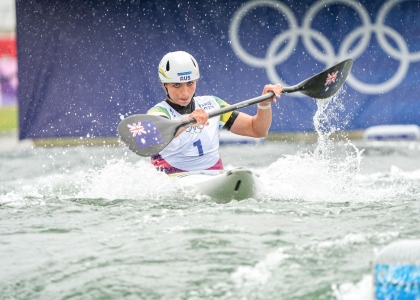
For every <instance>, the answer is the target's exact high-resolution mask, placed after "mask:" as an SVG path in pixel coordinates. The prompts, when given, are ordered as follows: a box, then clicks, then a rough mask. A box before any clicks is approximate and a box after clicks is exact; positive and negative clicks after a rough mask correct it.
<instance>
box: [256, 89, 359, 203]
mask: <svg viewBox="0 0 420 300" xmlns="http://www.w3.org/2000/svg"><path fill="white" fill-rule="evenodd" d="M344 96H345V90H344V89H341V90H340V91H339V93H337V94H336V95H335V96H333V97H331V98H327V99H322V100H317V106H318V109H317V111H316V113H315V115H314V117H313V121H314V127H315V131H316V132H317V134H318V139H317V144H316V148H315V150H314V151H313V152H309V153H298V154H296V155H284V156H283V157H281V158H280V159H278V160H277V161H276V162H274V163H273V164H271V165H270V166H269V168H268V169H267V170H266V171H265V172H263V174H262V178H263V181H264V183H265V191H264V193H263V197H264V198H271V199H273V198H275V199H301V200H305V201H332V202H343V201H349V200H351V199H354V197H352V195H353V194H354V192H355V191H356V190H357V186H356V185H355V184H354V179H355V177H356V176H357V174H358V173H359V170H360V163H361V160H362V153H363V150H362V151H360V150H359V149H357V147H356V146H355V145H354V144H352V143H351V142H350V141H349V140H348V139H347V138H345V137H344V138H343V137H341V138H340V139H339V140H338V139H337V140H336V139H335V138H333V135H337V133H340V132H342V130H343V129H344V128H345V126H346V124H347V123H348V122H349V120H350V116H349V115H345V116H344V119H343V117H342V115H343V113H344V112H345V106H344V103H343V99H344Z"/></svg>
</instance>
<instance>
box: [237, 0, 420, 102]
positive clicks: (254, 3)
mask: <svg viewBox="0 0 420 300" xmlns="http://www.w3.org/2000/svg"><path fill="white" fill-rule="evenodd" d="M404 1H405V0H388V1H387V2H385V3H384V4H383V5H382V6H381V7H380V9H379V12H378V15H377V17H376V21H375V23H372V22H371V19H370V15H369V13H368V11H367V10H366V8H365V7H364V6H363V5H362V4H361V3H360V2H359V1H356V0H319V1H317V2H315V3H314V4H313V5H312V6H311V7H310V8H309V9H308V11H307V12H306V14H305V16H304V17H303V22H302V26H301V27H299V25H298V22H297V20H296V17H295V15H294V13H293V11H292V10H291V9H290V8H289V7H288V6H286V5H285V4H284V3H282V2H279V1H276V0H251V1H249V2H247V3H246V4H244V5H243V6H241V7H240V8H239V9H238V10H237V11H236V12H235V14H234V15H233V17H232V19H231V22H230V27H229V37H230V41H231V46H232V49H233V51H234V52H235V54H236V55H237V56H238V57H239V58H240V59H241V60H242V61H243V62H245V63H246V64H248V65H250V66H252V67H257V68H265V70H266V72H267V76H268V78H269V79H270V81H271V82H279V83H281V84H284V83H283V82H282V80H281V79H280V77H279V75H278V73H277V70H276V66H277V65H279V64H281V63H283V62H284V61H286V60H287V59H288V58H289V57H290V55H291V54H292V53H293V51H294V50H295V49H296V46H297V44H298V42H299V40H298V38H299V36H300V37H302V42H303V45H304V47H305V49H306V50H307V51H308V53H309V54H310V55H311V56H312V57H314V58H315V59H316V60H318V61H319V62H321V63H324V64H325V67H330V66H332V65H334V64H336V63H339V62H340V61H343V60H345V59H348V58H352V59H356V58H357V57H359V56H361V55H362V54H363V53H364V52H365V51H366V49H367V47H368V46H369V43H370V41H371V39H372V35H374V36H375V37H376V38H377V41H378V44H379V46H380V47H381V48H382V50H383V51H384V52H385V53H386V54H388V55H389V57H392V58H394V59H396V60H398V61H399V62H400V64H399V66H398V68H397V71H396V72H395V74H394V75H393V76H392V77H391V78H389V79H388V80H386V81H385V82H382V83H378V84H368V83H364V82H361V81H360V80H358V79H357V78H356V77H354V76H353V75H352V74H349V77H348V78H347V82H348V83H349V85H350V86H352V87H353V88H354V89H355V90H357V91H359V92H362V93H365V94H380V93H385V92H388V91H390V90H392V89H394V88H395V87H396V86H398V85H399V84H400V83H401V81H402V80H403V79H404V78H405V76H406V74H407V72H408V68H409V66H410V63H411V62H417V61H420V52H410V51H409V49H408V46H407V43H406V41H405V40H404V38H403V37H402V36H401V34H400V33H398V32H397V31H396V30H395V29H393V28H391V27H389V26H387V25H385V23H384V22H385V19H386V16H387V15H388V14H389V12H390V11H391V10H392V8H394V6H396V5H397V4H399V3H401V2H404ZM332 4H343V5H346V6H348V7H350V8H351V9H354V10H355V11H356V12H357V14H358V15H359V17H360V19H361V22H362V25H361V26H359V27H357V28H356V29H354V30H353V31H352V32H350V33H348V34H347V36H345V38H344V40H343V42H342V43H341V45H340V47H339V49H338V53H335V50H334V47H333V45H332V44H331V42H330V41H329V40H328V38H327V37H326V36H325V35H324V34H323V33H322V32H319V31H316V30H314V29H313V28H312V27H311V25H312V21H313V20H314V19H315V16H316V14H317V13H318V12H319V11H321V10H322V9H324V8H326V7H328V6H329V5H332ZM257 7H269V8H273V9H275V10H277V11H278V12H280V13H281V14H282V15H283V16H284V17H285V19H286V21H287V23H288V26H289V28H288V29H287V30H285V31H283V32H281V33H279V34H278V35H277V36H276V37H274V39H273V40H272V41H271V43H270V44H269V46H268V48H267V52H266V55H265V57H263V58H261V57H255V56H253V55H251V54H249V53H248V52H247V51H246V50H245V49H244V48H243V47H242V45H241V42H240V40H239V30H240V25H241V21H242V19H243V18H244V17H245V16H246V14H247V13H248V12H249V11H251V10H252V9H254V8H257ZM386 36H387V37H388V38H389V39H391V40H393V42H394V44H395V45H396V46H397V47H398V49H396V48H395V47H393V46H392V45H391V44H390V43H389V41H388V39H387V38H386ZM314 41H316V42H317V45H320V46H321V47H322V50H323V51H320V49H319V48H318V47H317V46H316V44H315V43H314ZM286 42H287V43H286ZM355 42H357V44H355ZM285 43H286V44H285ZM283 45H284V47H283V48H282V49H281V51H278V50H279V48H280V46H283ZM294 95H296V96H297V95H298V93H297V94H294Z"/></svg>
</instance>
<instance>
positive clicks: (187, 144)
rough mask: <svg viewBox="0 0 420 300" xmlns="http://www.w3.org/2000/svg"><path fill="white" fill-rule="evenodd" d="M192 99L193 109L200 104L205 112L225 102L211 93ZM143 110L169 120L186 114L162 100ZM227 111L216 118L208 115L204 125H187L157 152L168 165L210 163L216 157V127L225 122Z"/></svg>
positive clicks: (188, 166) (181, 166) (197, 166)
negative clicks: (206, 122)
mask: <svg viewBox="0 0 420 300" xmlns="http://www.w3.org/2000/svg"><path fill="white" fill-rule="evenodd" d="M193 101H195V108H196V109H198V108H203V109H204V110H205V111H207V112H210V111H212V110H215V109H220V108H223V107H226V106H228V104H227V103H226V102H225V101H223V100H221V99H219V98H217V97H214V96H198V97H194V98H193ZM147 114H152V115H160V116H164V117H166V118H169V119H171V120H177V119H182V118H185V117H186V116H188V114H186V115H181V114H179V113H178V112H177V111H175V110H174V109H173V108H172V107H171V106H170V105H169V104H168V103H167V102H166V101H162V102H160V103H158V104H156V105H155V106H154V107H152V108H151V109H150V110H149V111H148V112H147ZM231 114H232V112H229V113H226V114H223V115H221V116H220V117H219V118H217V117H214V118H210V119H209V125H208V126H204V125H203V126H199V127H193V126H190V127H189V128H187V129H186V130H185V131H184V132H183V133H181V134H180V135H179V136H178V137H176V138H174V139H173V140H172V141H171V142H170V143H169V144H168V146H167V147H166V148H165V149H163V150H162V151H161V152H160V153H159V155H160V156H161V157H162V158H163V159H164V160H166V162H168V163H169V164H170V165H171V166H173V167H175V168H178V169H181V170H185V171H195V170H204V169H208V168H210V167H212V166H214V165H215V164H216V163H217V162H218V160H219V158H220V155H219V128H222V127H223V126H224V125H225V123H226V122H227V120H229V118H230V116H231Z"/></svg>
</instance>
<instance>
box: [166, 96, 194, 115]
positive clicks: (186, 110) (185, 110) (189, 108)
mask: <svg viewBox="0 0 420 300" xmlns="http://www.w3.org/2000/svg"><path fill="white" fill-rule="evenodd" d="M166 102H167V103H168V104H169V105H170V106H171V107H172V108H173V109H175V110H176V111H177V112H178V113H179V114H181V115H189V114H190V113H192V112H193V111H194V110H195V103H194V97H193V98H192V99H191V101H190V103H188V105H186V106H182V105H179V104H175V103H173V102H172V101H171V100H169V98H166Z"/></svg>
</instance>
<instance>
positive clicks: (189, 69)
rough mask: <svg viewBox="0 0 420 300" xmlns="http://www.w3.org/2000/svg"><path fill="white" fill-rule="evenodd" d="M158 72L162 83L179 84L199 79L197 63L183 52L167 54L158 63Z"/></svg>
mask: <svg viewBox="0 0 420 300" xmlns="http://www.w3.org/2000/svg"><path fill="white" fill-rule="evenodd" d="M158 70H159V79H160V81H161V82H163V83H181V82H187V81H192V80H197V79H198V78H200V71H199V69H198V64H197V61H196V60H195V58H194V57H193V56H192V55H191V54H189V53H187V52H185V51H176V52H169V53H167V54H166V55H165V56H164V57H163V58H162V60H161V61H160V63H159V69H158Z"/></svg>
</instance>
